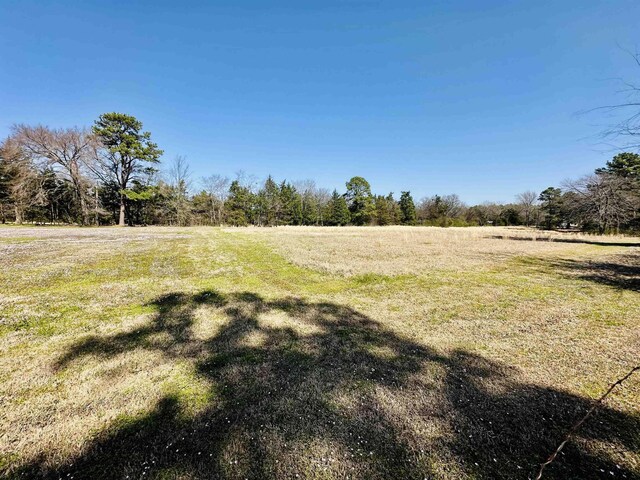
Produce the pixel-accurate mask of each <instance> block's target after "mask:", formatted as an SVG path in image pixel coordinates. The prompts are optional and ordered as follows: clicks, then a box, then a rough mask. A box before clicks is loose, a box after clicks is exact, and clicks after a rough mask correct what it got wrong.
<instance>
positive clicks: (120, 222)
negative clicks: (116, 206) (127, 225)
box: [118, 193, 124, 227]
mask: <svg viewBox="0 0 640 480" xmlns="http://www.w3.org/2000/svg"><path fill="white" fill-rule="evenodd" d="M118 226H119V227H124V194H123V193H121V194H120V219H119V220H118Z"/></svg>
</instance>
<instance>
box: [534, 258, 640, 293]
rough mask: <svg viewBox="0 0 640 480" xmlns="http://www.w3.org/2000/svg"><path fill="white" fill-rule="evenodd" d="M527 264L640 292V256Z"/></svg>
mask: <svg viewBox="0 0 640 480" xmlns="http://www.w3.org/2000/svg"><path fill="white" fill-rule="evenodd" d="M523 262H524V263H525V264H529V265H532V266H534V267H542V268H545V269H547V268H550V269H553V270H554V271H556V272H557V273H560V274H561V275H563V276H565V277H568V278H579V279H581V280H588V281H590V282H595V283H600V284H602V285H608V286H610V287H614V288H616V289H619V290H631V291H636V292H637V291H640V255H637V254H624V255H613V256H610V257H608V258H607V259H602V260H577V259H570V258H544V257H543V258H528V259H524V260H523Z"/></svg>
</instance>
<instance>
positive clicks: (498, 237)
mask: <svg viewBox="0 0 640 480" xmlns="http://www.w3.org/2000/svg"><path fill="white" fill-rule="evenodd" d="M487 238H491V239H494V240H516V241H520V242H554V243H582V244H585V245H598V246H601V247H640V243H638V242H605V241H602V240H589V239H585V238H561V237H524V236H517V235H511V236H509V235H491V236H490V237H487Z"/></svg>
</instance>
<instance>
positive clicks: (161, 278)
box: [0, 227, 640, 480]
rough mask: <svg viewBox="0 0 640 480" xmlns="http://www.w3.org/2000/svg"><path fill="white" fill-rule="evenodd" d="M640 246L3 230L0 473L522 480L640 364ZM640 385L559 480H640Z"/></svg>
mask: <svg viewBox="0 0 640 480" xmlns="http://www.w3.org/2000/svg"><path fill="white" fill-rule="evenodd" d="M639 357H640V239H638V238H628V237H627V238H623V237H591V236H581V235H574V234H559V233H553V234H550V233H543V232H537V231H533V230H526V229H511V228H509V229H507V228H464V229H456V228H450V229H438V228H417V227H416V228H411V227H404V228H403V227H389V228H385V227H380V228H373V227H372V228H302V227H300V228H296V227H291V228H274V229H214V228H189V229H179V228H156V227H148V228H126V229H117V228H100V229H97V228H58V227H40V228H30V227H0V475H3V476H5V477H8V478H39V477H44V478H56V479H57V478H76V479H78V478H88V479H101V478H105V479H106V478H132V479H133V478H162V479H169V478H185V479H191V478H225V479H227V478H228V479H244V478H251V479H269V478H273V479H296V478H310V479H333V478H336V479H338V478H339V479H363V480H364V479H383V478H385V479H425V478H427V479H432V478H433V479H475V478H478V479H479V478H482V479H520V478H521V479H527V478H532V477H533V476H535V473H536V471H537V468H538V465H539V464H540V463H541V462H543V461H544V460H545V459H546V457H547V456H548V455H549V453H550V452H551V451H552V450H554V449H555V447H556V446H557V444H558V442H559V441H561V439H562V437H563V435H564V433H565V432H566V430H567V429H568V428H569V427H570V426H571V424H573V423H574V422H575V421H576V419H578V418H579V417H580V416H581V415H582V414H583V413H584V412H585V411H586V410H587V409H588V408H589V406H590V405H591V399H594V398H597V397H598V396H600V395H601V394H602V393H603V392H604V391H605V390H606V388H607V386H608V385H609V384H610V383H611V382H612V381H614V380H615V379H616V378H618V377H620V376H622V375H623V374H624V373H626V371H628V370H629V369H631V367H632V366H634V365H636V364H638V363H640V362H639V360H640V359H639ZM638 377H640V375H636V376H635V377H632V378H631V379H630V380H629V381H628V382H627V383H625V384H623V385H622V386H621V387H620V388H618V389H617V390H615V391H614V393H613V394H612V396H611V397H610V398H609V399H608V400H607V401H606V403H605V405H604V406H603V408H602V409H601V410H599V412H598V413H597V415H595V416H594V417H592V418H590V419H589V420H588V422H587V423H586V424H585V425H584V426H583V428H582V429H581V430H580V431H579V433H578V435H577V436H576V438H574V439H573V440H572V441H571V442H570V443H569V444H568V445H567V446H566V447H565V449H564V451H563V453H562V454H561V455H560V456H559V458H558V459H557V461H556V462H555V463H554V464H552V465H551V466H550V467H549V468H548V469H547V470H546V475H545V478H554V479H591V478H607V479H609V478H627V479H632V478H636V479H637V478H640V378H638Z"/></svg>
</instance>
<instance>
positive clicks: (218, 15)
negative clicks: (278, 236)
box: [0, 0, 640, 203]
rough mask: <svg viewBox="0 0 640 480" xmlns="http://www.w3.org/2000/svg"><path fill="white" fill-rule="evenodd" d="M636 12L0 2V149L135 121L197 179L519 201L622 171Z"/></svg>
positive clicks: (569, 7) (627, 4) (582, 7)
mask: <svg viewBox="0 0 640 480" xmlns="http://www.w3.org/2000/svg"><path fill="white" fill-rule="evenodd" d="M639 19H640V2H638V1H637V0H630V1H624V0H621V1H615V0H610V1H592V0H562V1H533V0H529V1H522V0H514V1H500V2H498V1H489V0H483V1H479V0H465V1H463V0H460V1H454V0H449V1H425V0H422V1H410V2H409V1H399V0H398V1H385V2H383V1H370V0H353V1H352V0H343V1H334V0H325V1H316V2H307V1H304V0H298V1H276V0H274V1H242V0H236V1H228V2H227V1H217V2H196V1H182V2H175V1H158V0H156V1H136V2H130V1H126V2H125V1H110V2H92V1H77V2H62V1H58V2H43V1H40V2H36V1H25V0H19V1H13V0H1V7H0V135H2V136H4V135H6V134H7V133H8V131H9V127H10V126H11V125H12V124H13V123H28V124H36V123H42V124H45V125H49V126H52V127H63V126H72V125H91V123H92V122H93V120H94V119H95V118H96V117H97V116H98V115H99V114H100V113H103V112H108V111H121V112H126V113H130V114H133V115H135V116H136V117H138V118H139V119H140V120H142V121H143V123H144V126H145V129H147V130H150V131H151V132H152V136H153V138H154V140H155V141H156V142H157V143H158V144H159V146H160V147H161V148H163V149H164V150H165V156H164V160H165V161H167V162H169V161H170V160H171V159H172V158H173V157H175V156H176V155H178V154H180V155H184V156H186V157H187V159H188V160H189V163H190V164H191V168H192V170H193V173H194V177H195V178H196V179H197V178H198V177H200V176H201V175H206V174H211V173H220V174H223V175H228V176H233V175H234V172H236V171H238V170H240V169H242V170H245V171H246V172H248V173H252V174H255V175H257V176H258V177H264V176H266V175H267V174H269V173H272V174H273V175H274V176H276V177H277V178H278V179H282V178H287V179H291V180H296V179H305V178H312V179H314V180H316V182H317V183H318V184H319V185H320V186H325V187H327V188H338V189H339V190H340V189H344V182H345V181H346V180H348V179H349V178H350V177H351V176H354V175H361V176H364V177H365V178H367V179H368V180H369V182H370V183H371V185H372V188H373V190H374V192H376V193H388V192H389V191H393V192H395V193H396V195H399V192H400V191H401V190H410V191H411V192H412V194H413V195H414V197H416V198H421V197H423V196H427V195H432V194H435V193H440V194H446V193H458V194H459V195H460V197H461V198H462V199H463V200H464V201H466V202H469V203H476V202H481V201H484V200H494V201H511V200H512V199H513V197H514V195H515V194H516V193H518V192H520V191H523V190H527V189H533V190H537V191H540V190H541V189H543V188H545V187H547V186H549V185H557V184H558V183H559V182H560V181H562V180H563V179H564V178H567V177H572V176H573V177H575V176H579V175H581V174H585V173H589V172H590V171H592V170H593V169H594V168H595V167H597V166H601V165H602V164H604V162H605V161H606V160H607V159H608V158H609V157H610V156H611V155H612V152H611V151H608V150H607V148H606V147H603V146H602V145H598V144H597V142H598V139H597V138H596V137H595V135H596V134H597V133H598V132H599V130H600V128H599V127H598V124H602V123H604V122H606V121H607V120H606V119H605V118H603V116H602V115H593V114H592V115H588V116H584V115H576V114H577V113H578V112H580V111H583V110H585V109H589V108H593V107H597V106H600V105H603V104H606V103H609V102H611V101H613V100H615V99H616V98H617V99H618V100H619V99H620V97H619V96H616V95H617V94H616V92H617V91H618V90H619V89H620V84H619V83H617V81H616V80H615V78H617V77H622V78H625V79H628V80H632V79H634V78H637V77H638V69H637V67H635V68H634V65H633V63H632V61H631V59H630V57H629V56H628V54H627V53H625V52H624V51H623V49H621V48H620V46H622V47H624V48H628V49H632V50H633V49H636V48H640V33H639V30H638V21H639Z"/></svg>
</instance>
